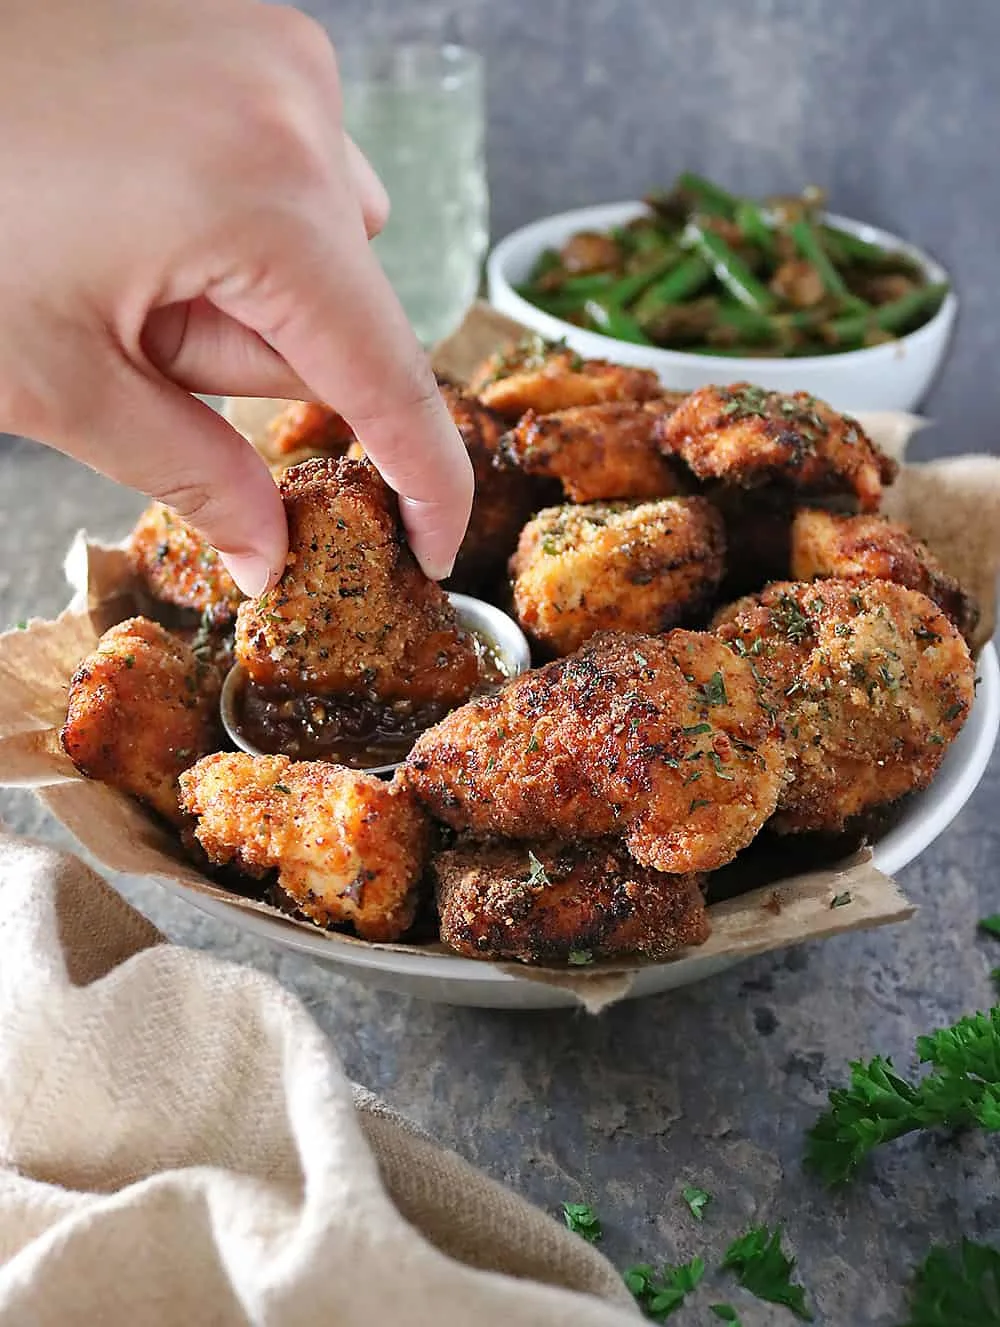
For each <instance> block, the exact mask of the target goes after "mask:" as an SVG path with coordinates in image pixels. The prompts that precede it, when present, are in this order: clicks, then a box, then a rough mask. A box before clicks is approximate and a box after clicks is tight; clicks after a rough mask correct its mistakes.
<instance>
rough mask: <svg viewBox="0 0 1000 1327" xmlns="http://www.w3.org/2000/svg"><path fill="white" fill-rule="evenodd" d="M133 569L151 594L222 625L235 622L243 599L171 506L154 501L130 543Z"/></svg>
mask: <svg viewBox="0 0 1000 1327" xmlns="http://www.w3.org/2000/svg"><path fill="white" fill-rule="evenodd" d="M125 550H126V553H127V554H128V560H129V563H130V565H131V567H132V571H133V572H134V573H135V575H136V576H137V577H138V578H139V580H140V581H142V583H143V585H144V586H145V587H146V589H147V591H148V592H149V594H150V595H151V596H152V597H153V598H154V599H158V600H159V601H160V602H161V603H165V604H172V605H173V606H174V607H175V608H189V609H191V610H192V611H193V612H195V613H200V614H201V615H202V616H203V617H204V618H206V619H207V620H208V621H210V622H212V623H214V624H215V625H217V626H221V625H224V624H225V623H228V622H232V620H233V619H234V618H235V616H236V610H237V608H239V606H240V601H241V600H242V598H243V596H242V594H241V593H240V592H239V590H238V589H237V588H236V582H235V581H234V580H233V578H232V577H231V576H230V574H229V572H228V571H227V570H226V569H225V567H224V566H223V565H222V559H221V558H220V557H219V555H218V553H217V552H216V551H215V549H214V548H213V547H212V546H211V544H209V543H208V541H207V540H206V539H204V538H203V537H202V536H201V535H200V534H199V533H198V531H197V530H195V529H194V528H193V527H192V526H190V525H188V523H187V521H184V520H182V519H181V517H180V516H178V515H177V514H176V512H172V511H171V510H170V508H169V507H164V505H163V504H162V503H161V502H154V503H152V504H151V505H150V506H148V507H147V508H146V510H145V511H144V512H143V513H142V515H141V516H140V517H139V519H138V521H137V522H136V525H135V528H134V529H133V531H132V533H131V534H130V535H129V537H128V542H127V543H126V545H125Z"/></svg>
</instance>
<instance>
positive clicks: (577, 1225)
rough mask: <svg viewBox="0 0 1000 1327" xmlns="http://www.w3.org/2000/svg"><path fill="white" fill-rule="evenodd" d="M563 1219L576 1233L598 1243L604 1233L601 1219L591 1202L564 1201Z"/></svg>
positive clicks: (588, 1241) (593, 1242)
mask: <svg viewBox="0 0 1000 1327" xmlns="http://www.w3.org/2000/svg"><path fill="white" fill-rule="evenodd" d="M562 1213H563V1220H564V1221H565V1222H566V1225H567V1227H568V1229H570V1230H572V1232H573V1234H574V1235H579V1236H580V1238H581V1239H585V1240H586V1241H587V1243H588V1244H596V1243H597V1241H598V1240H599V1239H600V1238H601V1236H602V1235H603V1234H604V1231H603V1229H602V1228H601V1220H600V1217H599V1216H598V1215H597V1213H596V1212H595V1211H594V1209H593V1208H592V1207H591V1206H590V1205H589V1203H563V1205H562Z"/></svg>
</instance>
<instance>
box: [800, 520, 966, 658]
mask: <svg viewBox="0 0 1000 1327" xmlns="http://www.w3.org/2000/svg"><path fill="white" fill-rule="evenodd" d="M791 560H792V576H793V578H794V579H795V580H797V581H812V580H817V579H820V578H824V579H825V578H826V577H829V576H833V577H836V578H837V579H838V580H843V581H864V582H867V581H895V583H896V584H897V585H907V586H909V588H910V589H911V590H919V591H920V593H921V594H926V596H927V598H928V599H933V601H934V602H935V603H936V604H937V606H938V607H939V608H940V609H941V612H942V613H944V614H945V616H946V617H948V618H950V619H951V621H952V622H953V623H954V624H955V626H956V627H958V629H959V631H960V632H961V633H962V635H963V636H964V637H965V639H966V640H969V638H970V637H971V635H972V633H973V632H974V631H975V629H976V624H977V623H978V621H979V608H978V606H977V605H976V603H975V601H974V600H973V599H972V598H971V597H970V596H969V595H967V594H966V593H965V591H964V590H963V589H962V587H961V585H959V583H958V581H957V580H955V578H954V576H949V575H948V573H947V572H946V571H945V569H944V568H943V567H942V566H941V564H940V563H939V562H938V560H937V558H936V557H935V556H934V554H933V553H932V552H931V551H930V549H929V548H928V547H927V545H926V544H922V543H921V542H920V540H919V539H917V538H915V536H914V535H912V534H911V533H910V532H909V530H907V529H906V527H905V526H903V525H897V524H896V523H895V522H894V521H890V520H887V519H886V518H885V517H884V516H837V515H834V514H833V513H832V512H828V511H823V510H822V509H819V508H802V509H801V510H799V511H798V512H796V514H795V520H794V523H793V525H792V546H791Z"/></svg>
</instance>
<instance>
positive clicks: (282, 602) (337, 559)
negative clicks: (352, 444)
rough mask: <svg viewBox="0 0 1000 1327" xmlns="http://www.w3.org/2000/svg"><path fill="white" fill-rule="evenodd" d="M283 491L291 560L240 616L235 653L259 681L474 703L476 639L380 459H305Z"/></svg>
mask: <svg viewBox="0 0 1000 1327" xmlns="http://www.w3.org/2000/svg"><path fill="white" fill-rule="evenodd" d="M279 489H280V491H281V496H282V498H283V500H284V503H285V512H286V514H287V516H288V536H289V550H290V551H289V555H288V563H287V565H286V567H285V572H284V575H283V576H282V578H281V580H280V581H279V582H278V584H277V585H276V586H275V588H274V589H273V590H271V591H270V592H269V593H267V594H263V595H261V596H260V598H258V599H254V600H248V601H247V602H245V603H244V604H243V605H242V606H241V608H240V612H239V618H238V620H237V624H236V657H237V659H238V661H239V662H240V663H241V664H242V666H243V667H244V668H245V669H246V671H247V673H248V674H249V676H250V678H251V679H252V680H253V681H254V682H255V683H257V684H259V685H264V686H273V685H281V686H286V687H290V688H291V689H292V690H296V691H306V692H310V693H325V694H331V695H345V694H346V695H355V696H367V697H369V698H371V699H373V700H412V701H414V702H430V701H441V702H445V703H452V702H454V703H456V704H457V703H459V702H461V701H462V700H464V699H465V698H466V697H467V696H468V695H469V694H470V693H471V691H472V690H473V688H474V687H475V685H476V682H477V681H478V678H479V663H478V658H477V654H476V649H475V645H474V642H473V640H472V638H471V637H470V636H469V635H468V633H467V632H465V631H463V630H462V629H461V628H460V626H459V625H458V622H457V620H456V617H455V613H454V610H453V609H452V607H451V605H450V603H449V602H448V598H447V596H446V594H445V592H444V591H443V590H442V589H441V587H440V586H439V585H438V584H436V583H435V582H434V581H432V580H428V578H427V577H426V576H425V575H424V573H423V572H422V571H421V570H420V568H419V566H418V565H417V562H416V559H415V558H414V556H413V554H412V553H411V552H410V550H409V547H408V546H407V543H406V540H405V537H404V534H403V528H402V524H401V522H400V520H399V511H398V507H397V505H396V498H395V495H394V494H393V493H392V492H391V491H390V489H389V487H388V485H387V484H386V483H385V482H384V481H383V480H382V479H381V477H380V476H379V474H378V472H377V471H376V470H375V469H374V467H373V466H371V465H370V464H369V463H368V462H367V461H354V460H350V459H347V458H343V459H341V460H340V461H333V460H312V461H306V462H304V463H303V464H302V465H297V466H295V467H294V468H293V469H291V470H288V471H286V473H285V474H284V475H283V476H282V478H281V481H280V483H279Z"/></svg>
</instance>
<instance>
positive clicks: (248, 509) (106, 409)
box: [46, 358, 288, 597]
mask: <svg viewBox="0 0 1000 1327" xmlns="http://www.w3.org/2000/svg"><path fill="white" fill-rule="evenodd" d="M104 381H105V384H106V390H105V391H102V392H101V393H100V395H99V397H97V398H96V399H95V400H93V401H92V402H91V403H90V406H89V409H88V410H87V412H86V424H85V428H82V429H79V430H74V432H73V434H72V436H70V437H67V438H63V439H60V438H51V439H46V441H50V442H51V444H52V445H53V446H55V447H57V448H58V449H59V450H60V451H63V452H66V453H67V454H68V455H70V456H73V457H75V458H76V459H77V460H79V461H83V462H84V463H85V464H87V465H89V466H91V467H92V468H93V469H95V470H99V471H100V472H101V473H102V474H105V475H107V476H108V477H109V478H111V479H114V480H117V482H118V483H119V484H125V485H126V486H127V487H129V488H135V489H138V490H139V491H140V492H142V493H147V494H148V495H149V496H150V497H152V498H157V499H158V500H159V501H160V502H164V503H166V505H167V506H168V507H171V508H172V509H173V510H174V511H176V512H177V513H178V514H179V515H180V516H182V517H183V518H184V519H185V520H186V521H189V522H190V523H191V524H192V525H193V526H194V527H195V529H197V530H198V531H199V532H200V533H201V534H203V535H204V536H205V538H206V539H207V540H208V541H209V543H210V544H212V545H213V546H214V547H215V548H217V549H218V550H219V552H220V553H221V554H222V557H223V561H224V562H225V564H226V566H227V567H228V569H229V572H230V574H231V575H232V577H233V579H234V580H235V581H236V584H237V585H238V586H239V587H240V589H241V590H242V591H243V593H244V594H246V595H249V596H251V597H253V596H256V595H259V594H262V593H263V592H264V590H265V589H268V588H270V586H271V585H273V584H274V583H275V581H277V579H278V577H279V576H280V575H281V572H282V569H283V568H284V565H285V558H286V556H287V553H288V528H287V524H286V521H285V511H284V507H283V506H282V502H281V498H280V497H279V495H278V490H277V488H276V487H275V484H274V480H273V478H272V477H271V473H270V471H269V470H268V468H267V466H266V465H265V463H264V461H263V460H262V459H261V457H260V456H259V455H258V454H257V452H256V451H254V449H253V447H251V445H250V444H249V443H248V442H247V441H246V439H245V438H243V437H242V436H241V435H240V434H239V433H237V432H236V430H235V429H234V428H232V427H231V426H230V425H229V424H227V423H226V421H225V420H224V419H222V418H221V417H220V416H219V415H217V414H216V413H215V411H214V410H212V409H211V407H210V406H207V405H205V404H204V403H203V402H201V401H199V400H197V399H196V398H195V397H193V396H189V395H188V393H187V392H185V391H183V390H182V389H181V388H179V387H176V386H174V384H173V383H170V382H167V381H166V380H164V379H162V378H159V377H156V376H151V375H147V374H145V373H143V372H142V371H140V370H139V369H138V368H136V367H134V366H133V365H132V364H130V363H128V362H127V361H125V360H124V359H118V358H115V360H114V367H113V370H112V372H110V373H108V374H107V375H106V376H105V379H104Z"/></svg>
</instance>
